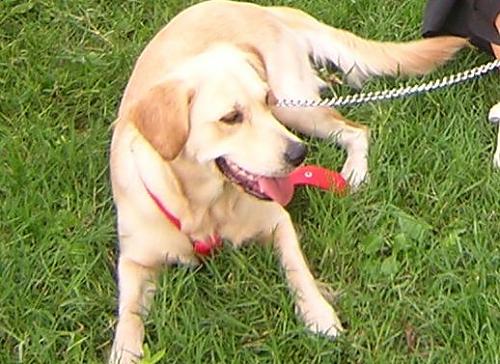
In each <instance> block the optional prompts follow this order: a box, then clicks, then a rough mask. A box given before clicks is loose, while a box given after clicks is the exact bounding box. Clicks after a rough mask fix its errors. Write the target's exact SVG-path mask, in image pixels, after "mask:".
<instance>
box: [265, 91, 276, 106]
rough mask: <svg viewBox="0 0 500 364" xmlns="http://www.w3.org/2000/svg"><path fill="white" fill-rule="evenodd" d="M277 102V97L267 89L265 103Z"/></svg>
mask: <svg viewBox="0 0 500 364" xmlns="http://www.w3.org/2000/svg"><path fill="white" fill-rule="evenodd" d="M277 103H278V99H277V98H276V96H275V95H274V93H273V92H272V91H271V90H269V91H267V94H266V105H267V106H274V105H276V104H277Z"/></svg>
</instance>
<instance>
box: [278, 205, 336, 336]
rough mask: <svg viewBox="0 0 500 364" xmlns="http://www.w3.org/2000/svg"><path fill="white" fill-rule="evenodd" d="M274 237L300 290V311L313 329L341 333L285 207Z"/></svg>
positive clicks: (290, 280) (290, 281)
mask: <svg viewBox="0 0 500 364" xmlns="http://www.w3.org/2000/svg"><path fill="white" fill-rule="evenodd" d="M274 239H275V245H276V248H277V250H278V253H279V255H280V259H281V264H282V266H283V268H284V270H285V274H286V278H287V280H288V285H289V287H290V289H291V290H292V292H293V293H294V294H296V300H297V302H296V305H295V307H296V312H297V313H298V314H299V315H300V316H301V317H302V319H303V320H304V322H305V323H306V325H307V327H308V328H309V329H310V330H311V331H313V332H315V333H321V334H324V335H327V336H329V337H332V338H333V337H335V336H337V335H338V334H339V333H340V332H341V331H342V330H343V328H342V324H341V322H340V320H339V318H338V317H337V314H336V313H335V311H334V310H333V308H332V307H331V306H330V304H329V303H328V302H327V301H326V300H325V298H324V297H323V295H322V294H321V293H320V291H319V289H318V287H317V285H316V282H315V280H314V277H313V276H312V274H311V272H310V271H309V268H308V266H307V263H306V261H305V259H304V256H303V254H302V251H301V249H300V245H299V241H298V239H297V234H296V232H295V229H294V227H293V224H292V221H291V219H290V216H289V215H288V213H287V212H286V211H285V210H282V215H281V217H280V219H279V222H278V225H277V226H276V230H275V237H274Z"/></svg>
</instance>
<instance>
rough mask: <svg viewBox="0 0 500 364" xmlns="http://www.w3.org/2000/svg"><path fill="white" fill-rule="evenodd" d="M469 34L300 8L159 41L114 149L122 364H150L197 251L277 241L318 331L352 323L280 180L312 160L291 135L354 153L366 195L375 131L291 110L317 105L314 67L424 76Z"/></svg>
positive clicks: (229, 7) (215, 21)
mask: <svg viewBox="0 0 500 364" xmlns="http://www.w3.org/2000/svg"><path fill="white" fill-rule="evenodd" d="M464 44H465V41H464V40H462V39H459V38H455V37H442V38H432V39H427V40H419V41H414V42H409V43H382V42H373V41H368V40H364V39H361V38H359V37H357V36H355V35H353V34H351V33H348V32H346V31H343V30H338V29H334V28H332V27H329V26H327V25H325V24H323V23H320V22H319V21H317V20H315V19H314V18H312V17H311V16H309V15H307V14H305V13H303V12H301V11H298V10H294V9H289V8H281V7H262V6H257V5H254V4H250V3H239V2H238V3H237V2H229V1H207V2H203V3H200V4H198V5H195V6H192V7H190V8H188V9H187V10H185V11H183V12H182V13H180V14H179V15H178V16H177V17H175V18H174V19H173V20H172V21H171V22H170V23H169V24H168V25H167V26H166V27H165V28H163V29H162V30H161V31H160V32H159V33H158V34H157V35H156V36H155V37H154V39H153V40H152V41H151V42H150V43H149V44H148V45H147V47H146V49H145V50H144V51H143V53H142V54H141V56H140V57H139V59H138V61H137V63H136V65H135V68H134V71H133V73H132V76H131V77H130V81H129V83H128V85H127V88H126V90H125V94H124V96H123V100H122V102H121V105H120V109H119V113H118V118H117V120H116V123H115V129H114V135H113V142H112V147H111V178H112V185H113V192H114V199H115V203H116V207H117V214H118V231H119V240H120V256H119V261H118V277H119V318H118V324H117V327H116V333H115V338H114V344H113V348H112V353H111V358H110V362H111V363H132V362H136V361H137V360H138V358H140V357H141V353H142V343H143V338H144V326H143V321H142V319H143V317H144V315H146V314H147V312H148V308H149V305H150V301H151V299H152V296H153V293H154V290H155V280H156V275H157V273H158V271H159V269H160V268H161V267H163V266H165V265H168V264H172V263H179V262H180V263H185V264H197V263H198V255H197V254H196V251H195V250H196V249H194V248H193V247H194V245H193V244H195V243H199V242H202V243H203V244H205V246H206V244H208V245H210V244H212V245H217V244H218V243H219V242H220V239H225V240H227V241H230V242H231V243H232V244H233V245H234V246H239V245H241V244H242V243H243V242H245V241H249V240H256V239H272V241H274V244H275V246H276V249H277V251H278V255H279V257H280V261H281V264H282V266H283V268H284V272H285V275H286V279H287V281H288V284H289V287H290V290H291V291H292V292H293V294H294V295H295V299H296V311H297V313H298V315H299V316H300V317H301V318H302V320H303V321H304V323H305V325H306V326H307V328H308V329H310V330H311V331H313V332H316V333H322V334H324V335H326V336H329V337H332V338H333V337H335V336H336V335H338V334H339V332H341V331H342V325H341V323H340V321H339V319H338V317H337V315H336V314H335V311H334V310H333V308H332V307H331V306H330V305H329V304H328V303H327V301H326V300H325V298H324V297H323V295H322V294H321V292H320V290H319V289H318V287H317V285H316V283H315V280H314V277H313V276H312V274H311V273H310V271H309V269H308V266H307V264H306V261H305V259H304V257H303V255H302V252H301V249H300V246H299V241H298V239H297V234H296V232H295V229H294V227H293V224H292V221H291V219H290V216H289V215H288V213H287V212H286V211H285V209H284V208H283V207H282V206H281V204H280V203H281V202H283V201H284V200H285V199H286V198H287V197H288V196H284V194H285V192H284V191H282V189H281V188H280V179H279V177H282V176H285V175H287V174H288V173H289V172H290V171H292V170H293V169H294V168H296V167H297V166H298V165H300V164H301V163H302V161H303V160H304V157H305V155H306V148H305V147H304V144H303V143H302V142H301V141H300V140H299V138H297V137H296V136H295V135H293V134H292V133H291V132H290V131H288V130H287V128H286V127H290V128H293V129H295V130H298V131H300V132H302V133H305V134H308V135H314V136H317V137H321V138H333V139H335V140H336V141H337V142H338V143H339V144H340V145H341V146H343V147H345V148H346V150H347V160H346V162H345V165H344V167H343V169H342V174H343V176H345V178H348V179H349V181H350V183H351V185H352V186H357V185H359V184H360V183H361V182H362V181H363V179H364V178H365V176H366V174H367V152H368V131H367V129H366V128H365V127H363V126H360V125H357V124H355V123H353V122H350V121H348V120H346V119H344V118H343V117H342V116H341V115H340V114H339V113H337V112H335V111H333V110H331V109H327V108H294V109H288V108H281V107H278V106H277V105H276V100H277V99H279V98H292V99H297V98H298V99H317V98H318V97H319V89H320V88H321V87H322V86H323V85H324V83H323V81H321V80H320V79H319V78H318V77H317V76H316V72H315V70H314V68H313V65H311V61H310V60H313V61H314V62H315V63H324V62H332V63H334V64H335V65H336V66H337V67H338V68H339V69H341V70H342V71H344V72H345V73H346V74H347V77H348V79H349V80H350V81H351V82H353V83H355V84H360V83H361V82H363V81H364V80H365V79H366V78H368V77H369V76H372V75H394V74H398V73H403V74H422V73H425V72H428V71H430V70H431V69H432V68H434V67H435V66H436V65H438V64H440V63H443V62H444V61H446V60H447V59H449V58H450V57H451V56H452V55H453V54H454V53H455V52H456V51H457V50H458V49H459V48H461V47H462V46H463V45H464Z"/></svg>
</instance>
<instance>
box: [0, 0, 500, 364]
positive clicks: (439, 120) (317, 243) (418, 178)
mask: <svg viewBox="0 0 500 364" xmlns="http://www.w3.org/2000/svg"><path fill="white" fill-rule="evenodd" d="M188 3H189V2H184V3H183V2H181V1H157V2H156V1H155V2H153V1H150V2H146V1H145V2H140V1H128V2H123V4H121V2H106V1H97V0H95V1H53V0H52V1H51V0H40V1H35V0H33V1H31V0H30V1H26V2H21V1H13V0H4V1H2V2H0V27H1V29H2V31H1V32H0V84H1V90H2V92H1V93H0V136H1V138H0V151H1V153H0V163H1V169H2V171H1V173H0V211H1V215H0V224H1V225H0V240H1V244H2V245H1V248H0V272H1V280H0V362H1V363H98V362H103V361H104V360H105V358H106V357H107V354H108V351H109V348H110V344H111V339H112V334H113V327H114V323H115V312H116V311H115V310H116V287H115V280H114V268H115V260H116V232H115V221H114V211H113V204H112V200H111V197H110V196H111V191H110V184H109V179H108V167H107V156H108V147H109V140H110V135H111V131H110V124H111V122H112V121H113V118H114V115H115V113H116V109H117V105H118V102H119V99H120V96H121V93H122V90H123V88H124V86H125V84H126V81H127V78H128V76H129V74H130V72H131V68H132V65H133V62H134V60H135V58H136V57H137V56H138V54H139V53H140V51H141V49H142V48H143V47H144V45H145V44H146V43H147V41H148V39H150V38H151V37H152V35H153V34H154V33H155V32H156V31H157V30H158V29H159V28H160V27H161V26H162V25H163V24H164V23H165V22H166V21H167V20H168V19H170V18H171V17H172V16H173V15H174V14H176V13H177V12H178V11H179V10H180V9H182V8H184V7H186V6H187V4H188ZM261 3H265V2H263V1H262V2H261ZM267 3H270V1H268V2H267ZM281 3H282V4H293V5H294V6H297V7H300V8H302V9H305V10H307V11H309V12H310V13H312V14H314V15H316V16H317V17H319V18H320V19H322V20H324V21H326V22H328V23H330V24H335V25H336V26H339V27H343V28H346V29H349V30H353V31H355V32H357V33H359V34H361V35H364V36H367V37H372V38H375V39H385V40H388V39H411V38H415V37H418V36H419V27H420V22H421V13H422V7H423V3H424V2H423V1H422V0H418V1H417V0H414V1H404V2H402V1H399V0H398V1H394V0H391V1H389V0H361V1H353V0H338V1H335V2H332V1H325V0H321V1H314V2H313V1H306V0H303V1H296V2H290V1H283V2H281ZM486 60H487V58H486V57H485V56H483V55H481V54H479V53H478V52H476V51H473V50H467V51H465V52H463V53H462V54H461V55H460V56H459V57H458V60H457V61H454V62H452V63H451V64H450V65H448V66H446V67H445V68H444V69H441V70H439V71H438V72H436V73H435V74H433V75H432V76H428V77H426V78H425V79H431V78H433V77H438V76H439V75H444V74H448V73H452V72H456V71H459V70H461V69H464V68H467V67H471V66H473V65H476V64H479V63H482V62H484V61H486ZM394 84H395V82H394V81H391V80H377V81H373V82H371V83H370V84H369V85H368V86H367V88H368V89H382V88H385V87H388V86H391V85H394ZM345 91H346V92H347V91H348V90H347V89H346V90H345ZM499 99H500V92H499V88H498V77H497V75H495V76H489V77H487V78H484V79H482V80H480V81H474V82H472V83H469V84H467V85H463V86H458V87H455V88H451V89H447V90H444V91H440V92H436V93H433V94H429V95H425V96H420V97H414V98H411V99H406V100H399V101H393V102H386V103H376V104H370V105H364V106H359V107H354V108H351V109H348V110H343V111H344V112H345V113H346V114H347V115H348V116H349V117H350V118H352V119H355V120H361V121H363V122H365V123H366V124H368V125H369V126H370V127H371V129H372V149H371V156H370V166H371V180H370V184H369V185H368V186H367V187H365V188H364V189H362V190H361V191H360V192H359V193H357V194H355V195H352V196H347V197H342V198H339V197H335V196H333V195H329V194H325V193H322V192H318V191H312V190H305V189H303V190H301V191H299V193H298V194H297V195H296V198H295V200H294V202H293V204H292V205H291V207H290V212H291V214H292V216H293V218H294V220H295V221H296V223H297V227H298V230H299V231H300V235H301V236H302V243H303V249H304V251H305V253H306V255H307V257H308V260H309V262H310V265H311V267H312V269H313V271H314V272H315V274H316V276H317V277H318V278H320V279H321V280H323V281H325V282H329V284H330V285H331V286H332V287H333V288H334V289H335V290H337V291H338V292H339V293H340V295H339V299H338V301H337V302H336V305H335V306H336V308H337V309H338V311H339V312H340V314H341V317H342V319H343V320H344V321H345V322H346V326H347V328H348V330H347V332H346V334H345V335H343V336H342V337H340V338H339V339H338V340H336V341H334V342H331V341H328V340H326V339H324V338H320V337H315V336H312V335H309V334H307V333H306V332H305V331H304V328H303V326H302V324H301V323H300V322H299V321H298V320H297V319H296V318H295V315H294V313H293V300H292V298H291V297H290V295H289V293H288V292H287V289H286V285H285V282H284V277H283V274H282V272H281V271H280V269H279V267H278V262H277V259H276V257H275V256H274V254H273V251H272V249H270V248H261V247H257V246H252V247H249V248H245V249H242V250H240V251H231V250H230V249H225V250H224V251H223V252H222V254H220V255H219V256H218V257H216V258H215V259H213V261H210V262H209V263H208V264H207V265H206V266H204V267H202V268H200V269H197V270H195V271H190V270H186V269H182V268H180V269H174V270H170V271H168V272H166V273H165V274H164V275H162V278H161V284H160V289H159V292H158V294H157V296H156V300H155V304H154V306H153V311H152V313H151V315H150V316H149V318H148V320H147V324H146V330H147V335H146V343H147V345H148V351H149V353H150V357H151V358H150V359H151V360H150V361H149V362H150V363H152V362H154V361H155V358H152V357H154V356H155V355H156V356H157V357H162V358H161V359H159V360H160V362H164V363H257V362H259V363H260V362H262V363H307V364H309V363H447V364H448V363H498V362H499V361H500V353H499V348H500V312H499V310H500V309H499V307H500V288H499V287H500V283H499V282H500V280H499V278H500V276H499V275H500V274H499V270H500V254H499V242H500V172H498V171H494V170H493V169H492V168H491V155H492V153H493V149H494V142H495V139H496V135H495V132H496V130H495V129H494V128H493V127H492V126H491V125H489V124H488V123H487V122H486V119H485V115H486V112H487V110H488V108H489V106H490V105H492V104H493V103H494V102H496V101H498V100H499ZM310 145H311V149H312V151H313V153H311V154H310V157H309V160H308V162H311V163H312V162H314V163H321V164H322V165H325V166H330V167H332V168H337V169H339V168H340V167H341V163H342V161H343V159H344V154H343V152H342V151H341V150H339V149H337V148H335V147H332V146H331V145H329V144H328V143H326V142H322V141H316V140H310ZM407 337H408V338H409V340H407ZM156 359H158V358H156Z"/></svg>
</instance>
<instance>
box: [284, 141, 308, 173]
mask: <svg viewBox="0 0 500 364" xmlns="http://www.w3.org/2000/svg"><path fill="white" fill-rule="evenodd" d="M306 154H307V148H306V146H305V145H304V144H303V143H299V142H290V143H288V146H287V148H286V151H285V160H286V162H287V163H288V164H291V165H292V166H294V167H297V166H298V165H300V164H301V163H302V162H303V161H304V159H305V158H306Z"/></svg>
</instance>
